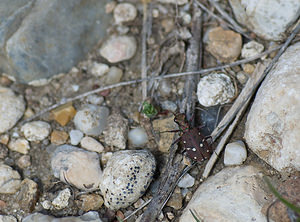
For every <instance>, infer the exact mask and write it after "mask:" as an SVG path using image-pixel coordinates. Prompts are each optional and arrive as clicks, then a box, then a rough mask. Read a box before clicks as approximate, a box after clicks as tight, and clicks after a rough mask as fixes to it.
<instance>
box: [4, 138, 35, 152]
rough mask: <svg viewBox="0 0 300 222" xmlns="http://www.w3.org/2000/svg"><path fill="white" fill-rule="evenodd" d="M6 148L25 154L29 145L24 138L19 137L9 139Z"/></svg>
mask: <svg viewBox="0 0 300 222" xmlns="http://www.w3.org/2000/svg"><path fill="white" fill-rule="evenodd" d="M8 148H9V149H10V150H13V151H16V152H19V153H22V154H27V153H28V151H29V150H30V145H29V142H28V141H27V140H26V139H22V138H19V139H16V140H11V141H10V142H9V144H8Z"/></svg>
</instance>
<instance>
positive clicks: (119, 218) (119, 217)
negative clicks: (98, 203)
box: [116, 216, 124, 222]
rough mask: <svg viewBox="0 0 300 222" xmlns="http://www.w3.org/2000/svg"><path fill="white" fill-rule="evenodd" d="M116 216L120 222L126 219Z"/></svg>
mask: <svg viewBox="0 0 300 222" xmlns="http://www.w3.org/2000/svg"><path fill="white" fill-rule="evenodd" d="M116 218H117V220H118V221H119V222H124V220H122V219H121V218H120V217H118V216H116Z"/></svg>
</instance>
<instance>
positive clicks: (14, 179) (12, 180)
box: [0, 164, 21, 194]
mask: <svg viewBox="0 0 300 222" xmlns="http://www.w3.org/2000/svg"><path fill="white" fill-rule="evenodd" d="M20 179H21V176H20V175H19V173H18V172H17V171H15V170H13V169H12V168H11V167H10V166H7V165H5V164H0V193H3V194H13V193H15V192H17V190H18V189H19V188H20V184H21V180H20Z"/></svg>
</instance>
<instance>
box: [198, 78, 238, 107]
mask: <svg viewBox="0 0 300 222" xmlns="http://www.w3.org/2000/svg"><path fill="white" fill-rule="evenodd" d="M234 95H235V88H234V85H233V83H232V82H231V79H230V77H228V76H227V75H225V74H223V73H220V74H218V73H213V74H210V75H207V76H204V77H203V78H201V79H200V81H199V83H198V87H197V96H198V100H199V103H200V104H201V105H203V106H206V107H209V106H215V105H218V104H225V103H228V102H230V101H231V99H232V98H233V97H234Z"/></svg>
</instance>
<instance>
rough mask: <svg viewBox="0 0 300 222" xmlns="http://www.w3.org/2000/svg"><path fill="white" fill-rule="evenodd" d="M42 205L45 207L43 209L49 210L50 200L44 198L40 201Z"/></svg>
mask: <svg viewBox="0 0 300 222" xmlns="http://www.w3.org/2000/svg"><path fill="white" fill-rule="evenodd" d="M41 205H42V207H43V208H44V209H45V210H49V209H50V208H51V206H52V204H51V201H50V200H44V201H43V202H42V203H41Z"/></svg>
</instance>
